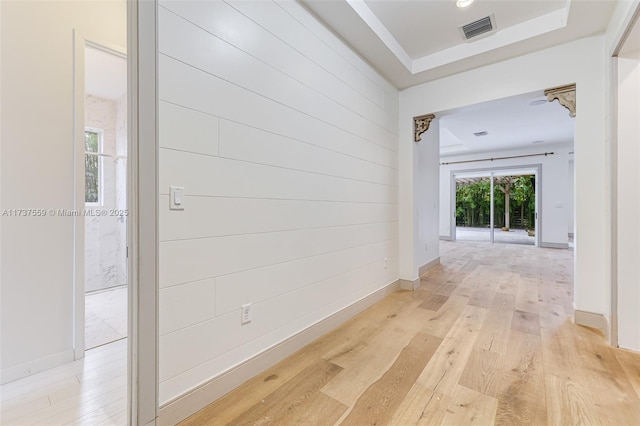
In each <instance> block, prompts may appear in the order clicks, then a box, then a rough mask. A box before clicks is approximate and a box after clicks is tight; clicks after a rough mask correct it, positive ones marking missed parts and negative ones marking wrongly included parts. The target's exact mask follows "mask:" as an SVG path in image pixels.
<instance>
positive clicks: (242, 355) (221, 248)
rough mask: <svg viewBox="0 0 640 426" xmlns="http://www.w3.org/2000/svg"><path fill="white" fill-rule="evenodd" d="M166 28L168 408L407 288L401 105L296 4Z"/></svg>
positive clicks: (210, 6)
mask: <svg viewBox="0 0 640 426" xmlns="http://www.w3.org/2000/svg"><path fill="white" fill-rule="evenodd" d="M158 19H159V34H158V37H159V51H160V55H159V64H158V65H159V97H160V101H159V138H160V166H159V170H160V171H159V179H160V194H159V196H160V206H159V214H160V229H159V233H160V247H159V256H160V308H159V316H160V356H159V363H160V371H159V376H160V404H161V406H163V405H166V404H167V403H169V402H171V401H174V400H176V399H177V398H180V397H181V396H182V395H185V394H186V393H188V392H190V391H192V390H194V389H196V388H198V387H200V386H202V385H203V384H205V383H207V382H209V381H211V380H212V379H214V378H216V377H219V376H220V375H221V374H223V373H224V372H226V371H228V370H230V369H232V368H233V367H234V366H237V365H239V364H241V363H243V362H245V361H246V360H248V359H251V358H252V357H255V356H256V355H258V354H260V353H261V352H263V351H265V350H267V349H269V348H271V347H273V346H274V345H277V344H278V343H280V342H282V341H284V340H286V339H288V338H290V337H291V336H293V335H295V334H296V333H298V332H300V331H301V330H304V329H306V328H308V327H310V326H312V325H313V324H316V323H318V322H319V321H321V320H323V319H324V318H326V317H328V316H330V315H332V314H334V313H336V312H338V311H340V310H341V309H344V308H345V307H348V306H350V305H352V304H353V303H355V302H356V301H358V300H360V299H362V298H364V297H366V296H367V295H369V294H372V293H374V292H376V291H378V290H380V289H382V288H384V287H385V286H387V285H389V284H390V283H393V282H395V281H396V280H397V279H398V204H397V203H398V164H397V161H398V155H397V150H398V149H397V143H398V140H397V133H398V131H397V117H398V115H397V114H398V92H397V90H395V89H394V88H393V87H392V86H391V85H389V84H388V83H387V82H386V81H385V80H384V79H383V78H381V77H380V76H379V75H377V74H376V73H375V72H374V71H373V70H372V69H370V68H369V67H368V66H367V65H366V64H365V63H364V62H362V60H360V59H359V58H358V57H357V56H356V55H355V54H353V53H352V52H351V51H350V50H349V49H348V48H347V47H346V46H344V45H343V44H342V43H341V42H340V41H339V40H338V39H337V38H335V37H334V36H333V35H332V34H331V33H330V32H329V31H328V30H327V29H326V28H324V27H323V26H322V24H320V23H319V22H318V21H316V20H315V18H313V17H312V15H310V14H309V13H308V12H307V11H306V10H305V9H304V8H303V7H302V6H300V5H299V4H298V3H296V2H271V1H263V2H236V1H229V2H222V1H211V2H175V1H160V5H159V10H158ZM170 185H175V186H183V187H184V188H185V194H186V200H185V206H186V207H185V210H183V211H176V210H169V186H170ZM244 303H252V322H251V323H249V324H246V325H241V324H240V306H241V305H242V304H244Z"/></svg>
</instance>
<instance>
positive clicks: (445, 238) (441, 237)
mask: <svg viewBox="0 0 640 426" xmlns="http://www.w3.org/2000/svg"><path fill="white" fill-rule="evenodd" d="M440 241H453V238H451V237H450V236H449V235H440Z"/></svg>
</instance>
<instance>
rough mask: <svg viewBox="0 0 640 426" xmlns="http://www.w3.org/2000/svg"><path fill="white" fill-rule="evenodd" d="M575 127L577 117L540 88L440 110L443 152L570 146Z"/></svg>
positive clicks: (457, 153) (444, 154) (444, 155)
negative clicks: (550, 99)
mask: <svg viewBox="0 0 640 426" xmlns="http://www.w3.org/2000/svg"><path fill="white" fill-rule="evenodd" d="M574 130H575V118H572V117H571V116H570V115H569V113H568V111H567V110H566V108H564V107H563V106H562V105H560V104H558V102H549V101H548V100H547V98H546V96H544V91H543V90H540V91H537V92H532V93H526V94H522V95H517V96H512V97H509V98H503V99H497V100H494V101H488V102H483V103H480V104H475V105H469V106H465V107H461V108H456V109H455V110H451V111H444V112H441V113H440V155H441V156H442V157H451V156H460V155H462V156H464V155H468V154H475V153H480V152H495V151H511V150H527V149H529V150H530V149H540V150H548V149H549V147H550V146H554V147H558V146H565V147H567V148H569V147H571V146H572V145H573V138H574ZM481 132H482V133H484V132H486V134H485V135H483V136H476V134H481Z"/></svg>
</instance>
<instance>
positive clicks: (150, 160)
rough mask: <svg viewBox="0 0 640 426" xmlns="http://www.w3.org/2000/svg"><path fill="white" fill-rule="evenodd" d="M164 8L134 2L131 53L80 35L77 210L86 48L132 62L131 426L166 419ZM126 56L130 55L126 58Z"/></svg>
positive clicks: (80, 230) (79, 351) (80, 271)
mask: <svg viewBox="0 0 640 426" xmlns="http://www.w3.org/2000/svg"><path fill="white" fill-rule="evenodd" d="M156 16H157V2H156V1H155V0H149V1H147V0H131V1H128V2H127V48H126V50H125V49H124V48H122V47H121V46H114V45H112V44H110V43H108V42H105V41H103V40H100V39H98V38H94V37H91V36H90V35H85V34H82V33H80V32H79V31H77V30H76V31H74V35H73V48H74V54H73V58H74V63H73V72H74V85H73V90H74V111H73V118H74V122H73V126H74V132H73V133H74V157H75V158H74V171H73V172H74V184H73V185H74V187H73V190H74V198H73V199H74V209H75V210H76V211H81V210H82V208H84V49H85V46H87V45H90V46H91V47H97V48H99V49H102V50H106V51H108V52H110V53H116V54H120V55H125V56H126V57H127V97H128V100H127V101H128V105H127V106H128V108H127V109H128V111H127V123H128V126H127V127H128V141H127V153H128V157H129V158H128V160H129V161H127V208H128V210H129V217H128V220H127V244H128V246H127V249H128V250H127V251H128V256H127V258H128V262H127V263H128V291H129V295H128V296H129V298H128V300H129V304H128V342H127V349H128V357H127V366H128V372H127V375H128V380H127V382H128V395H127V396H128V397H127V401H128V406H127V411H128V415H127V423H128V424H129V425H152V424H155V421H156V418H157V413H158V290H157V288H158V213H157V210H158V204H157V197H158V195H157V194H158V188H157V185H158V174H157V170H158V155H157V153H158V148H157V146H158V142H157V131H156V129H157V78H156V71H157V66H156V64H157V47H156V46H157V33H156V28H157V17H156ZM125 52H126V53H125ZM73 230H74V236H73V238H74V265H73V269H74V274H73V276H74V282H73V286H74V342H73V343H74V355H75V359H80V358H82V357H84V346H85V345H84V320H85V313H84V309H85V298H84V236H85V233H84V220H83V217H82V216H74V218H73Z"/></svg>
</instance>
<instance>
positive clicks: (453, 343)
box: [184, 242, 640, 425]
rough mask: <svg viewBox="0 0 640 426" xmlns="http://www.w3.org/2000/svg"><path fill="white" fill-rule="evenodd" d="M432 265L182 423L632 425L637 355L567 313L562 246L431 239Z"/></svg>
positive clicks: (638, 398) (639, 384) (568, 267)
mask: <svg viewBox="0 0 640 426" xmlns="http://www.w3.org/2000/svg"><path fill="white" fill-rule="evenodd" d="M440 248H441V263H442V264H441V265H440V266H438V267H436V268H434V269H432V270H431V271H429V272H428V273H427V274H425V275H424V276H423V277H422V286H421V288H420V289H419V290H417V291H415V292H406V291H400V292H397V293H394V294H392V295H391V296H389V297H387V298H385V299H384V300H383V301H381V302H379V303H378V304H376V305H374V306H373V307H372V308H370V309H368V310H366V311H365V312H363V313H361V314H360V315H358V316H357V317H355V318H353V319H351V320H350V321H348V322H347V323H345V324H344V325H343V326H341V327H340V328H338V329H336V330H334V331H333V332H331V333H329V334H327V335H325V336H323V337H322V338H320V339H319V340H317V341H315V342H314V343H312V344H310V345H309V346H307V347H305V348H304V349H302V350H301V351H299V352H297V353H295V354H293V355H292V356H290V357H289V358H287V359H285V360H284V361H283V362H281V363H280V364H278V365H276V366H274V367H273V368H270V369H268V370H267V371H265V372H263V373H262V374H260V375H259V376H257V377H255V378H254V379H252V380H250V381H249V382H248V383H246V384H245V385H243V386H242V387H240V388H239V389H237V390H236V391H234V392H232V393H231V394H229V395H227V396H226V397H224V398H222V399H221V400H219V401H218V402H216V403H214V404H212V405H210V406H209V407H207V408H205V409H204V410H202V411H200V412H199V413H196V414H195V415H193V416H192V417H190V418H189V419H187V420H186V421H185V422H184V424H187V425H202V424H212V425H214V424H215V425H217V424H227V423H231V424H263V423H268V424H335V423H337V424H340V423H342V424H378V425H384V424H400V425H409V424H425V425H437V424H451V425H459V424H481V425H486V424H493V423H496V424H536V425H538V424H564V423H568V422H570V423H576V424H577V423H582V424H616V425H623V424H638V423H639V422H640V355H639V354H634V353H631V352H627V351H623V350H618V349H614V348H611V347H609V346H608V345H607V344H606V342H605V341H604V339H603V338H602V336H601V335H600V334H599V333H598V332H596V331H593V330H591V329H588V328H584V327H580V326H576V325H575V324H573V322H572V317H571V315H572V313H573V309H572V300H573V295H572V271H573V252H572V251H568V250H555V249H541V248H534V247H529V246H522V245H502V244H493V245H491V244H484V243H482V244H481V243H463V242H454V243H452V242H441V246H440Z"/></svg>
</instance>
